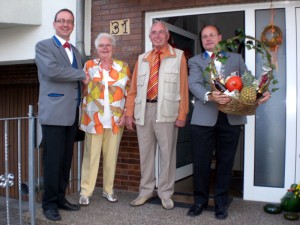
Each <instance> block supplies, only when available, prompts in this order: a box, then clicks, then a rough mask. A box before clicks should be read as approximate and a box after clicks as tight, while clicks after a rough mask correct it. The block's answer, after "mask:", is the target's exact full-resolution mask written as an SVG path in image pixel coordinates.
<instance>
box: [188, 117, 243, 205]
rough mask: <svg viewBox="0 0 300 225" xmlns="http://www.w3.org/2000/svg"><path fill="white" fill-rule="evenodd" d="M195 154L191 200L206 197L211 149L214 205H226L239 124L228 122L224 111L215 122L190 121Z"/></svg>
mask: <svg viewBox="0 0 300 225" xmlns="http://www.w3.org/2000/svg"><path fill="white" fill-rule="evenodd" d="M191 129H192V150H193V156H194V201H195V204H204V203H206V202H208V199H209V184H210V169H211V161H212V158H213V153H214V151H215V154H216V181H215V188H214V201H215V204H216V205H219V206H227V205H228V190H229V185H230V180H231V173H232V167H233V163H234V157H235V153H236V149H237V145H238V141H239V136H240V131H241V125H234V126H232V125H230V124H229V123H228V119H227V115H226V114H224V113H222V112H219V115H218V120H217V123H216V125H215V126H213V127H208V126H197V125H192V128H191Z"/></svg>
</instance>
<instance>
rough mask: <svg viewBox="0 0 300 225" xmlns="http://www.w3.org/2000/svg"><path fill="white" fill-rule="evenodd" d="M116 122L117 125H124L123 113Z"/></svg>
mask: <svg viewBox="0 0 300 225" xmlns="http://www.w3.org/2000/svg"><path fill="white" fill-rule="evenodd" d="M116 124H117V125H118V127H124V125H125V115H124V114H123V115H122V116H121V117H120V118H119V119H118V120H117V121H116Z"/></svg>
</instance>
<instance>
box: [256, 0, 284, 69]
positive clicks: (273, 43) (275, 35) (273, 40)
mask: <svg viewBox="0 0 300 225" xmlns="http://www.w3.org/2000/svg"><path fill="white" fill-rule="evenodd" d="M271 10H272V11H271V22H270V24H269V25H268V26H266V27H265V29H264V31H263V32H262V34H261V41H262V42H264V43H265V44H266V45H267V46H268V47H269V48H270V51H271V52H270V53H271V55H272V63H273V64H274V65H275V66H276V69H277V70H278V62H277V61H278V60H277V59H278V47H279V45H281V44H282V31H281V30H280V28H279V27H278V26H276V25H274V14H275V12H274V9H273V8H272V3H271Z"/></svg>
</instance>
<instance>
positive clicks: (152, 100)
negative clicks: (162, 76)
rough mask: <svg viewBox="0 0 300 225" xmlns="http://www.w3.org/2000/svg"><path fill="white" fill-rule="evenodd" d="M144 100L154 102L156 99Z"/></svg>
mask: <svg viewBox="0 0 300 225" xmlns="http://www.w3.org/2000/svg"><path fill="white" fill-rule="evenodd" d="M146 101H147V102H150V103H154V102H157V99H147V100H146Z"/></svg>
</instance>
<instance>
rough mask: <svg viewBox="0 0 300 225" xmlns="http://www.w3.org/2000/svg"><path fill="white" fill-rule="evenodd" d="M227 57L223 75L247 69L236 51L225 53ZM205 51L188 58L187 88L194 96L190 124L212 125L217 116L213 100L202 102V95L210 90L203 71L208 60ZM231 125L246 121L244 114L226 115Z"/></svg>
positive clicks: (207, 79)
mask: <svg viewBox="0 0 300 225" xmlns="http://www.w3.org/2000/svg"><path fill="white" fill-rule="evenodd" d="M225 54H226V56H227V57H228V59H227V62H226V64H225V65H224V71H223V73H224V75H225V77H227V76H229V75H230V74H231V73H232V72H235V71H237V72H239V74H240V75H242V74H243V73H244V71H245V70H247V67H246V65H245V63H244V60H243V58H242V57H241V55H239V54H236V53H230V52H228V53H225ZM210 60H211V59H210V57H209V56H208V54H207V53H201V54H199V55H196V56H194V57H192V58H191V59H189V61H188V66H189V89H190V91H191V92H192V93H193V95H194V96H195V105H194V111H193V115H192V120H191V124H195V125H202V126H214V125H215V124H216V122H217V118H218V107H217V104H216V103H215V102H210V101H208V102H204V96H205V94H206V93H207V92H209V91H210V85H209V76H205V75H204V74H203V73H204V71H205V69H206V67H207V65H208V63H209V62H210ZM227 117H228V122H229V124H231V125H240V124H245V123H246V122H247V118H246V117H245V116H236V115H227Z"/></svg>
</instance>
